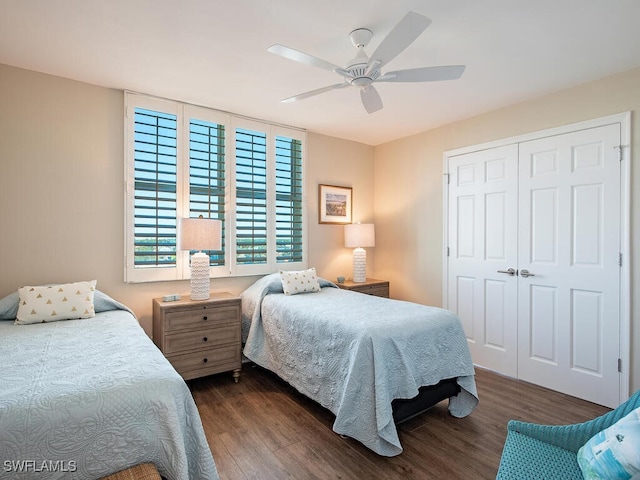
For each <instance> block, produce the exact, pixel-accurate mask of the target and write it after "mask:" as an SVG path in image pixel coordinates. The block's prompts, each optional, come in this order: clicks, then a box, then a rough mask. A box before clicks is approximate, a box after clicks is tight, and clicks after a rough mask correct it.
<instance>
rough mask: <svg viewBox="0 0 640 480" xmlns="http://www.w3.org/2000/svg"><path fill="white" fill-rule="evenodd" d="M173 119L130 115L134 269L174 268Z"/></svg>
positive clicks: (150, 114) (148, 113)
mask: <svg viewBox="0 0 640 480" xmlns="http://www.w3.org/2000/svg"><path fill="white" fill-rule="evenodd" d="M176 186H177V117H176V115H172V114H168V113H162V112H157V111H153V110H147V109H143V108H136V109H135V111H134V205H133V208H134V228H133V235H134V241H133V244H134V252H133V253H134V261H133V264H134V268H145V267H147V268H148V267H166V266H172V267H173V266H175V265H176V209H177V203H176V202H177V193H176Z"/></svg>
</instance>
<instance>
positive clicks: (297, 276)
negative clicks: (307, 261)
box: [280, 268, 320, 295]
mask: <svg viewBox="0 0 640 480" xmlns="http://www.w3.org/2000/svg"><path fill="white" fill-rule="evenodd" d="M280 279H281V280H282V290H283V291H284V294H285V295H297V294H298V293H309V292H319V291H320V283H319V282H318V276H317V275H316V269H315V268H309V269H307V270H300V271H291V272H285V271H282V270H280Z"/></svg>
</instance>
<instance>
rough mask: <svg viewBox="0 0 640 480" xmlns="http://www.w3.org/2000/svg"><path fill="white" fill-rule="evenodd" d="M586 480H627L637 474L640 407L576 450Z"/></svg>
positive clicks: (639, 451) (639, 468) (639, 465)
mask: <svg viewBox="0 0 640 480" xmlns="http://www.w3.org/2000/svg"><path fill="white" fill-rule="evenodd" d="M578 464H579V465H580V469H581V470H582V475H583V476H584V478H585V479H593V480H596V479H608V480H609V479H611V480H613V479H628V478H638V477H637V476H638V475H639V474H640V408H636V409H635V410H634V411H632V412H631V413H629V414H628V415H626V416H625V417H623V418H621V419H620V420H618V421H617V422H616V423H614V424H613V425H611V426H610V427H609V428H605V429H604V430H602V431H601V432H598V433H596V434H595V435H594V436H593V437H591V438H590V439H589V441H588V442H587V443H586V444H584V446H583V447H582V448H581V449H580V450H578Z"/></svg>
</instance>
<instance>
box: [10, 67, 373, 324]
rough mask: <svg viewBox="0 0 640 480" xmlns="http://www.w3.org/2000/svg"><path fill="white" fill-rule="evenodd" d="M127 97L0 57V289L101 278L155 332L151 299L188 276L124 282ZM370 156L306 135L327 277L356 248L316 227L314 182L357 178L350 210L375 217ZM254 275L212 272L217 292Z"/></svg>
mask: <svg viewBox="0 0 640 480" xmlns="http://www.w3.org/2000/svg"><path fill="white" fill-rule="evenodd" d="M123 102H124V100H123V93H122V92H120V91H116V90H110V89H106V88H101V87H96V86H92V85H88V84H85V83H80V82H75V81H72V80H67V79H63V78H59V77H53V76H49V75H44V74H39V73H34V72H30V71H27V70H21V69H16V68H12V67H8V66H4V65H0V297H4V296H5V295H7V294H9V293H11V292H13V291H15V290H16V289H17V288H18V287H19V286H21V285H28V284H36V285H37V284H43V283H57V282H71V281H77V280H90V279H94V278H95V279H97V280H98V288H99V289H100V290H102V291H104V292H105V293H107V294H109V295H111V296H113V297H114V298H116V299H117V300H119V301H121V302H123V303H125V304H127V305H129V306H130V307H131V308H132V309H133V310H134V312H135V313H136V314H137V315H138V317H139V319H140V323H141V324H142V326H143V327H144V328H145V330H146V331H147V333H151V299H152V298H154V297H158V296H161V295H163V294H167V293H176V292H177V293H182V294H188V292H189V284H188V282H187V281H181V282H159V283H146V284H125V283H124V282H123V268H124V266H123V265H124V219H123V218H124V217H123V215H124V183H123V175H124V173H123V172H124V159H123V154H124V153H123V152H124V146H123V142H124V120H123V111H124V110H123ZM372 159H373V148H372V147H369V146H365V145H362V144H358V143H354V142H348V141H344V140H337V139H334V138H330V137H324V136H320V135H314V134H309V135H308V142H307V170H306V186H307V202H308V203H307V207H308V211H309V265H310V266H315V267H317V269H318V272H319V274H320V275H322V276H326V277H328V278H333V277H335V276H336V275H342V274H345V272H350V271H351V256H350V252H349V250H347V249H345V248H344V247H343V246H342V244H343V237H342V227H338V226H332V225H318V220H317V218H318V196H317V195H318V194H317V185H318V183H328V184H335V185H344V186H352V187H353V189H354V193H353V195H354V202H355V204H354V215H357V217H356V218H358V219H362V220H365V221H369V220H372V219H373V161H372ZM371 255H373V252H372V253H371ZM370 260H371V263H373V258H371V259H370ZM254 280H255V277H240V278H232V279H231V278H225V279H214V280H212V282H211V283H212V290H227V291H231V292H233V293H240V292H241V291H242V290H243V289H244V288H246V287H247V286H248V285H250V284H251V283H252V282H253V281H254Z"/></svg>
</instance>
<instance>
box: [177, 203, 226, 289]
mask: <svg viewBox="0 0 640 480" xmlns="http://www.w3.org/2000/svg"><path fill="white" fill-rule="evenodd" d="M221 248H222V222H221V221H220V220H214V219H209V218H202V215H200V218H181V219H180V250H197V252H196V253H194V254H193V255H191V282H190V285H191V300H206V299H208V298H209V296H210V294H209V291H210V289H211V288H210V287H211V284H210V281H209V255H207V254H206V253H204V252H202V250H220V249H221Z"/></svg>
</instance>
